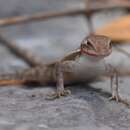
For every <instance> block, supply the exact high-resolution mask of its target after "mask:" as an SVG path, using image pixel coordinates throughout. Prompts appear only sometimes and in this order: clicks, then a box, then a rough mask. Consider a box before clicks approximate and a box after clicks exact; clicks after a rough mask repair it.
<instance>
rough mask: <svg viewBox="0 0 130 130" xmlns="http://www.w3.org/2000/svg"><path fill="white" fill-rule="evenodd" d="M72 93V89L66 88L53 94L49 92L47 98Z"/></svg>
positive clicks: (51, 98) (55, 97) (50, 98)
mask: <svg viewBox="0 0 130 130" xmlns="http://www.w3.org/2000/svg"><path fill="white" fill-rule="evenodd" d="M70 94H71V91H70V90H68V89H66V90H64V91H59V92H55V93H53V94H49V95H48V97H47V99H49V100H53V99H57V98H61V97H63V96H67V95H70Z"/></svg>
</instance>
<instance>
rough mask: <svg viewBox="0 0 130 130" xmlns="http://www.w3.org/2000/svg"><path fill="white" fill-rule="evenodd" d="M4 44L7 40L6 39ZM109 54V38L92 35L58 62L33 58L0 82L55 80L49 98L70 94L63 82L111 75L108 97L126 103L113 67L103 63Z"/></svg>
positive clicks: (2, 75) (46, 82)
mask: <svg viewBox="0 0 130 130" xmlns="http://www.w3.org/2000/svg"><path fill="white" fill-rule="evenodd" d="M2 41H3V42H5V41H4V40H2ZM6 43H8V42H7V41H6ZM12 46H13V44H12ZM111 53H112V44H111V39H110V38H109V37H107V36H103V35H95V34H93V35H92V34H91V35H89V36H87V37H86V38H85V39H84V40H83V41H82V42H81V44H80V47H79V48H78V49H76V50H75V51H73V52H71V53H70V54H68V55H66V56H65V57H64V58H62V59H61V60H59V61H56V62H54V63H51V64H42V63H40V65H37V62H35V61H34V64H33V65H34V66H33V67H32V68H29V69H25V70H23V71H21V72H17V73H11V74H1V75H0V85H8V84H22V83H28V82H39V83H41V84H43V85H46V84H48V83H52V82H53V83H56V86H57V90H56V92H55V93H54V94H51V97H52V98H59V97H61V96H66V95H68V94H70V93H71V92H70V90H67V89H65V88H64V84H67V83H72V82H75V81H83V82H85V81H92V80H93V79H95V78H96V77H99V76H102V75H110V77H111V88H112V97H111V98H110V99H113V100H116V101H119V102H123V103H125V104H128V103H127V102H126V101H125V100H123V99H122V98H121V97H120V96H119V93H118V73H117V71H116V69H115V68H113V67H111V66H110V65H107V64H106V63H105V58H106V57H107V56H109V55H110V54H111ZM20 54H21V53H20ZM31 61H33V60H31ZM38 63H39V62H38Z"/></svg>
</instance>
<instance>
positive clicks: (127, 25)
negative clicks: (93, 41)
mask: <svg viewBox="0 0 130 130" xmlns="http://www.w3.org/2000/svg"><path fill="white" fill-rule="evenodd" d="M96 34H101V35H106V36H109V37H110V38H111V39H112V40H113V41H118V42H122V41H125V42H130V15H127V16H123V17H121V18H119V19H117V20H114V21H112V22H111V23H109V24H107V25H105V26H103V27H101V28H100V29H98V30H97V31H96Z"/></svg>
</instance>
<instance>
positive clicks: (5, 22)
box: [0, 2, 130, 26]
mask: <svg viewBox="0 0 130 130" xmlns="http://www.w3.org/2000/svg"><path fill="white" fill-rule="evenodd" d="M112 8H127V9H129V8H130V2H124V3H122V4H113V3H112V4H108V5H107V4H105V5H97V6H91V7H89V9H85V8H84V9H73V10H65V11H60V12H54V11H53V12H39V13H35V14H33V15H24V16H15V17H11V18H4V19H0V26H9V25H15V24H21V23H26V22H33V21H39V20H47V19H49V18H55V17H63V16H72V15H79V14H85V15H90V12H91V13H94V12H97V11H100V10H103V9H104V10H106V9H112Z"/></svg>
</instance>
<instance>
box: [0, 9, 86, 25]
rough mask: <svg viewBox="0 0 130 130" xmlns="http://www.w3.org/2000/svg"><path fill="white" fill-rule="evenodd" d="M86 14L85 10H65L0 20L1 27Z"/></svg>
mask: <svg viewBox="0 0 130 130" xmlns="http://www.w3.org/2000/svg"><path fill="white" fill-rule="evenodd" d="M83 13H85V10H83V9H75V10H65V11H61V12H46V13H44V12H40V13H35V14H33V15H25V16H16V17H11V18H4V19H0V26H9V25H14V24H20V23H26V22H33V21H39V20H46V19H49V18H55V17H61V16H69V15H79V14H83Z"/></svg>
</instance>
